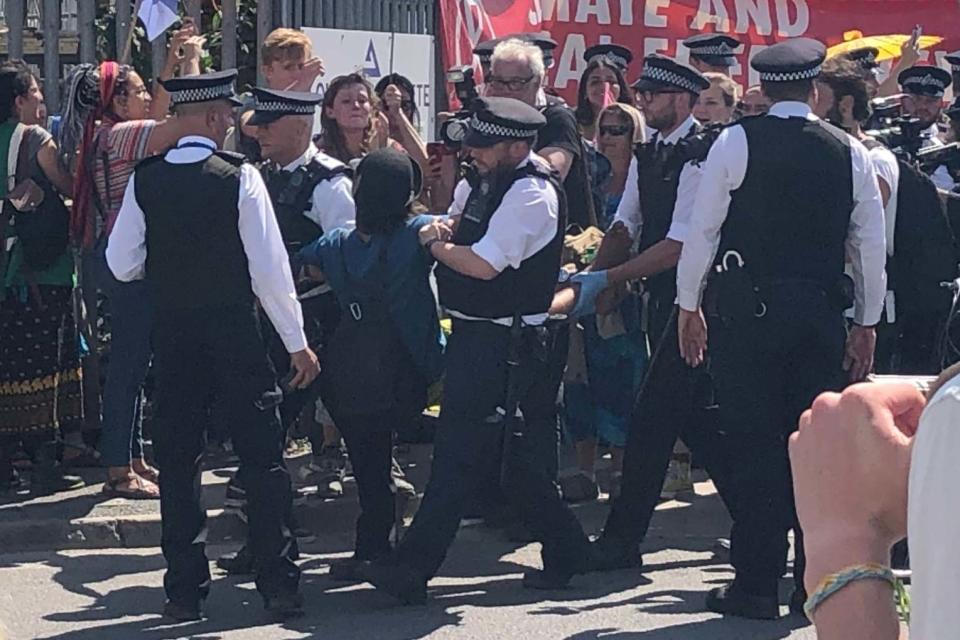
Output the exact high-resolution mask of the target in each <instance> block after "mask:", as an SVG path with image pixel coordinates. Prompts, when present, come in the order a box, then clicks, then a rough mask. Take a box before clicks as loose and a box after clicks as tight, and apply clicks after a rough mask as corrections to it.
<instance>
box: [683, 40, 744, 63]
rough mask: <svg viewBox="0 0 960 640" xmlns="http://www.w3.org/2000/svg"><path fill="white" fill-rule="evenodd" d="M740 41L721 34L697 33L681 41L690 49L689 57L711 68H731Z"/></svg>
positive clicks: (735, 61)
mask: <svg viewBox="0 0 960 640" xmlns="http://www.w3.org/2000/svg"><path fill="white" fill-rule="evenodd" d="M740 44H741V43H740V41H739V40H737V39H736V38H734V37H733V36H728V35H725V34H723V33H699V34H697V35H695V36H690V37H689V38H687V39H686V40H684V41H683V46H685V47H686V48H687V49H690V56H691V57H694V58H697V59H699V60H702V61H703V62H705V63H706V64H708V65H710V66H711V67H732V66H733V65H735V64H736V63H737V59H736V58H735V57H734V55H733V54H734V50H736V49H737V48H739V47H740Z"/></svg>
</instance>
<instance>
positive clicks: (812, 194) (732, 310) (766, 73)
mask: <svg viewBox="0 0 960 640" xmlns="http://www.w3.org/2000/svg"><path fill="white" fill-rule="evenodd" d="M825 57H826V47H825V46H824V45H823V44H822V43H820V42H817V41H816V40H811V39H808V38H797V39H793V40H787V41H784V42H782V43H778V44H776V45H773V46H771V47H769V48H767V49H765V50H763V51H761V52H760V53H758V54H757V55H756V56H755V57H754V58H753V61H752V63H751V64H752V66H753V68H754V69H755V70H757V72H759V74H760V82H761V87H762V88H763V92H764V93H765V94H766V95H767V97H769V98H770V99H771V100H772V101H773V103H774V104H773V106H772V107H771V108H770V112H769V113H768V114H767V115H766V116H764V117H762V118H744V119H743V120H741V121H740V123H739V124H737V125H734V126H731V127H728V128H726V129H724V131H723V132H722V133H721V134H720V136H719V138H717V141H716V142H715V143H714V145H713V147H712V148H711V150H710V154H709V155H708V156H707V160H706V162H705V163H704V167H703V176H702V178H701V181H700V188H699V190H698V192H697V197H696V202H695V205H694V209H693V211H694V213H693V216H692V217H691V221H690V225H689V231H688V234H687V241H686V242H685V243H684V245H683V251H682V253H681V255H680V262H679V265H678V267H677V299H678V303H679V306H680V317H679V322H678V334H679V344H680V351H681V353H682V354H683V357H684V359H685V360H686V361H687V363H688V364H689V365H690V366H699V365H700V364H701V363H702V362H703V358H704V352H705V350H706V347H707V324H706V320H705V316H706V317H709V318H710V325H709V331H710V334H709V337H710V368H711V372H712V374H713V380H714V385H715V386H714V388H715V392H716V401H717V405H718V406H719V412H720V427H721V429H722V431H723V432H724V433H725V440H726V445H727V446H726V447H725V456H726V458H727V459H726V463H727V466H726V469H727V470H728V471H729V474H730V475H729V477H728V480H729V482H730V483H731V487H732V491H733V494H734V496H735V500H733V501H732V502H729V503H728V505H727V506H728V507H729V509H730V512H731V516H732V517H733V521H734V524H733V530H732V534H731V550H730V558H731V563H732V564H733V567H734V570H735V577H734V580H733V582H732V583H731V584H729V585H725V586H723V587H719V588H717V589H713V590H712V591H711V592H710V593H709V595H708V596H707V608H708V609H709V610H711V611H714V612H716V613H721V614H725V615H734V616H742V617H748V618H759V619H775V618H778V617H779V615H780V608H779V603H778V602H779V601H778V599H777V592H778V589H777V587H778V583H779V580H780V577H781V576H782V575H783V570H784V566H785V564H786V559H787V549H788V543H787V533H788V531H789V530H790V529H791V528H793V529H794V531H795V532H796V533H798V542H797V544H796V552H797V562H796V563H795V569H794V581H795V583H796V589H795V591H794V595H793V597H792V598H791V609H792V610H794V611H797V610H799V609H802V604H803V601H804V600H805V599H806V594H805V591H804V590H803V584H802V573H803V572H802V570H801V567H802V564H803V563H802V561H801V558H802V553H801V547H802V546H803V544H806V545H807V547H808V551H809V547H810V546H811V545H817V544H819V543H820V542H821V541H819V540H806V541H804V543H803V544H801V543H800V542H799V527H797V526H796V525H795V522H796V514H795V512H794V507H793V493H792V487H791V480H790V466H789V462H788V460H787V448H786V439H787V437H788V436H789V434H790V433H791V432H792V431H793V430H795V429H796V425H797V421H798V419H799V417H800V414H801V413H802V412H803V410H804V409H806V408H807V407H809V406H810V404H811V403H812V402H813V400H814V398H815V397H816V396H817V395H818V394H819V393H821V392H822V391H825V390H827V389H837V388H842V386H844V385H845V383H846V382H847V380H861V379H863V378H864V377H865V376H866V374H867V373H869V372H870V369H871V365H872V361H873V348H874V343H875V340H876V330H875V326H876V324H877V322H879V320H880V313H881V310H882V307H883V297H884V292H885V287H884V272H883V268H884V261H885V258H886V252H885V247H884V229H883V204H882V201H881V199H880V190H879V188H878V186H877V178H876V174H875V172H874V169H873V164H872V162H871V160H870V156H869V154H868V152H867V150H866V149H865V148H864V147H863V145H861V144H860V143H859V142H857V141H856V140H854V139H853V138H852V137H851V136H849V135H848V134H846V133H844V132H843V131H842V130H840V129H837V128H836V127H834V126H832V125H829V124H826V123H824V122H823V121H822V120H820V119H819V118H817V117H816V116H815V115H813V113H812V111H811V107H810V104H811V103H812V102H813V101H815V99H816V87H815V85H814V79H815V78H816V77H817V76H818V75H819V73H820V69H821V65H822V64H823V61H824V59H825ZM847 259H849V261H850V263H851V264H852V271H853V278H852V280H853V282H852V286H850V281H849V279H846V278H845V276H844V266H845V263H846V261H847ZM708 272H711V274H712V275H711V279H710V281H709V283H708V287H707V291H706V293H704V280H705V278H706V277H707V273H708ZM701 296H703V310H701ZM851 303H852V304H853V307H854V324H853V327H852V328H851V329H850V333H849V336H847V334H846V327H845V322H844V317H843V312H844V309H846V308H847V307H849V306H850V304H851ZM845 343H846V345H845ZM843 369H846V370H847V371H846V376H844V371H843ZM845 378H846V379H845ZM810 554H811V555H813V552H810Z"/></svg>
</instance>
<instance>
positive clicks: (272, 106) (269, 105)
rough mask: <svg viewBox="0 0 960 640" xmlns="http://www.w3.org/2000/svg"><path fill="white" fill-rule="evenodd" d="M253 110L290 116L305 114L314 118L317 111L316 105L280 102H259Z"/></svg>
mask: <svg viewBox="0 0 960 640" xmlns="http://www.w3.org/2000/svg"><path fill="white" fill-rule="evenodd" d="M253 108H254V109H255V110H256V111H269V112H271V113H278V112H279V113H285V114H290V115H296V114H303V115H305V116H312V115H313V113H314V111H315V105H312V104H291V103H289V102H279V101H267V102H257V103H256V104H255V105H254V107H253Z"/></svg>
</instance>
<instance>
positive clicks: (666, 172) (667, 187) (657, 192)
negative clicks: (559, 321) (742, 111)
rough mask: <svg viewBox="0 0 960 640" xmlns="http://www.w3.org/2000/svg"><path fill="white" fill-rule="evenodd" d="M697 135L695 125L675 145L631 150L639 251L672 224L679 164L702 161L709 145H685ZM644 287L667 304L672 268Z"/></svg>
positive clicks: (674, 286) (674, 278)
mask: <svg viewBox="0 0 960 640" xmlns="http://www.w3.org/2000/svg"><path fill="white" fill-rule="evenodd" d="M700 132H701V127H700V126H699V125H695V126H694V127H692V128H691V129H690V132H689V133H688V134H687V135H686V136H684V138H683V139H681V140H679V141H678V142H677V144H668V145H660V148H659V149H657V144H656V142H648V143H646V144H642V145H640V146H638V147H637V148H636V150H635V151H634V157H635V158H636V160H637V188H638V189H639V193H640V210H641V212H642V213H643V226H642V228H641V232H640V245H639V250H640V251H641V252H643V251H646V250H647V249H649V248H650V247H652V246H653V245H655V244H657V243H658V242H661V241H663V240H664V239H666V237H667V232H668V231H669V230H670V225H671V223H672V222H673V208H674V206H675V205H676V203H677V189H678V188H679V186H680V172H681V171H682V170H683V165H685V164H686V163H687V162H691V161H694V162H698V161H701V160H703V159H704V158H706V152H707V151H708V150H709V144H707V145H706V146H705V147H704V148H702V149H701V148H699V147H697V148H694V147H693V146H692V145H688V144H686V142H687V141H688V140H691V139H693V138H694V137H695V136H697V135H698V134H700ZM714 139H715V137H714ZM711 142H712V140H711ZM646 288H647V290H648V291H650V293H651V295H653V296H655V297H657V298H669V302H670V303H672V302H673V299H674V298H675V297H676V295H677V270H676V268H674V269H670V270H669V271H664V272H663V273H658V274H657V275H655V276H652V277H650V278H647V280H646Z"/></svg>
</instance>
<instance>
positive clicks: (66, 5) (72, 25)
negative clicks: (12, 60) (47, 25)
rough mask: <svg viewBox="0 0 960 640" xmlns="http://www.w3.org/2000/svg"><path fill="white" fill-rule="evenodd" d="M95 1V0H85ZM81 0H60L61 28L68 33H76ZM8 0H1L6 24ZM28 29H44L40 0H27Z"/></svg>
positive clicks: (1, 16)
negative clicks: (78, 5)
mask: <svg viewBox="0 0 960 640" xmlns="http://www.w3.org/2000/svg"><path fill="white" fill-rule="evenodd" d="M85 1H87V2H93V0H85ZM78 2H80V0H60V29H61V30H62V31H65V32H67V33H76V32H77V28H78V22H77V3H78ZM6 5H7V3H6V0H0V22H2V23H3V24H6V8H7V7H6ZM24 17H25V22H26V25H25V26H26V28H27V29H34V30H42V29H43V3H42V2H41V1H40V0H27V13H26V15H25V16H24Z"/></svg>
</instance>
